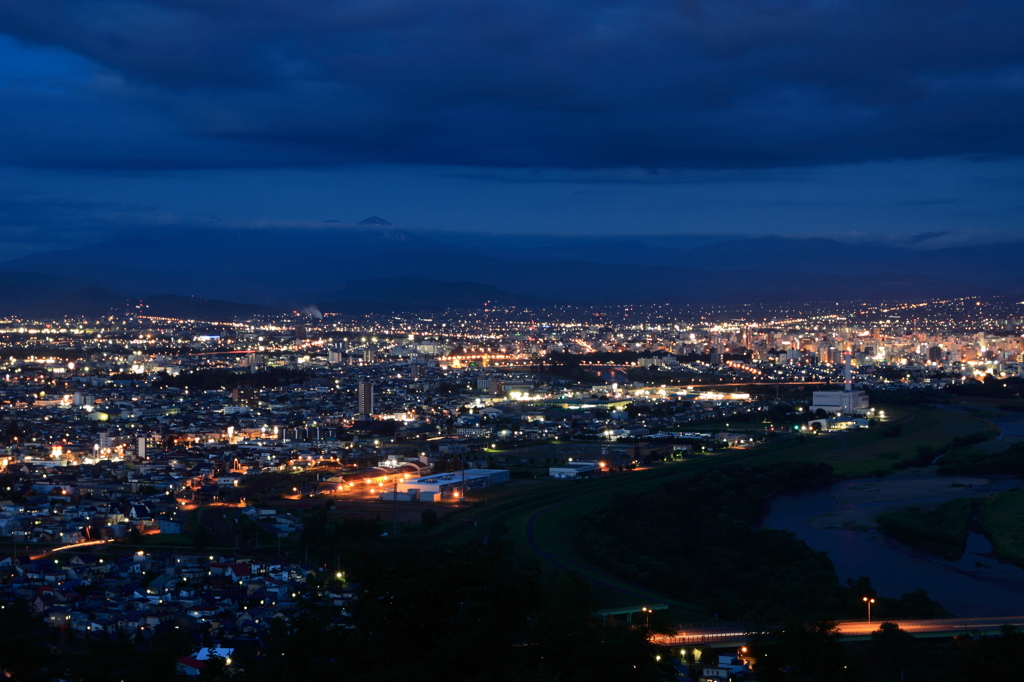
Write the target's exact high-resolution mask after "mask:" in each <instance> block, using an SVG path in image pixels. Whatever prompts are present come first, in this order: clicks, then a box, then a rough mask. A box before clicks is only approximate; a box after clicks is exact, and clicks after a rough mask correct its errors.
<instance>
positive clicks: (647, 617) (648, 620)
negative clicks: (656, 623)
mask: <svg viewBox="0 0 1024 682" xmlns="http://www.w3.org/2000/svg"><path fill="white" fill-rule="evenodd" d="M640 610H641V611H643V612H644V627H648V628H649V627H651V609H649V608H647V607H646V606H645V607H643V608H642V609H640Z"/></svg>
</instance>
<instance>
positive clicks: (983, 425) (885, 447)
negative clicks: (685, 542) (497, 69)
mask: <svg viewBox="0 0 1024 682" xmlns="http://www.w3.org/2000/svg"><path fill="white" fill-rule="evenodd" d="M886 414H887V416H889V417H890V419H889V420H888V422H889V423H899V424H901V425H902V426H903V431H902V433H901V434H900V435H899V436H898V437H896V438H885V437H883V436H882V435H881V434H882V432H883V428H874V429H867V430H859V431H851V432H847V433H845V434H828V435H825V436H818V437H814V438H811V439H810V440H808V441H807V442H805V443H800V442H799V441H798V440H790V441H786V442H782V443H771V444H768V445H765V446H763V447H761V448H756V449H754V450H752V451H751V452H752V457H751V459H752V460H765V461H788V462H824V463H826V464H831V465H832V468H833V469H835V472H836V473H837V474H838V475H840V476H849V477H858V476H870V475H872V474H874V473H879V472H881V473H891V472H893V471H894V470H895V469H894V467H895V464H896V463H897V462H899V461H900V460H901V459H910V458H911V457H913V456H914V455H916V453H917V448H918V447H920V446H924V447H931V448H938V447H941V446H943V445H946V444H948V443H949V442H950V441H951V440H953V439H954V438H956V437H957V436H964V435H967V434H969V433H975V432H978V431H991V430H994V429H995V427H994V426H993V425H992V424H991V423H989V422H987V421H985V420H984V419H980V418H978V417H975V416H973V415H969V414H962V413H957V412H948V411H945V410H938V409H931V408H908V407H887V408H886ZM894 453H899V454H898V455H895V454H894Z"/></svg>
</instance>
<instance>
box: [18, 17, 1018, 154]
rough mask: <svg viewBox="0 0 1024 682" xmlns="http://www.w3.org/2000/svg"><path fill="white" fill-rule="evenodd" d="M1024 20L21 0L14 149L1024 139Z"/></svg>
mask: <svg viewBox="0 0 1024 682" xmlns="http://www.w3.org/2000/svg"><path fill="white" fill-rule="evenodd" d="M1021 26H1024V4H1022V3H1020V2H1019V0H990V1H988V2H985V3H969V2H965V1H961V0H927V1H926V0H859V1H853V0H714V1H707V2H704V1H701V0H674V1H662V0H604V1H599V2H594V1H590V2H582V1H576V0H563V1H561V2H550V1H549V0H486V1H484V0H432V1H430V2H426V1H424V0H357V1H350V2H339V1H331V0H178V1H172V0H134V1H129V0H33V1H32V2H23V1H21V0H0V32H2V33H5V34H7V35H9V36H11V37H12V38H14V39H16V40H17V41H19V42H18V43H17V44H18V45H20V46H21V47H11V46H10V45H9V46H8V48H7V49H8V50H9V51H19V50H21V51H24V50H29V52H22V53H21V54H22V57H23V61H18V62H17V63H14V62H10V61H9V62H8V63H9V66H8V67H6V75H7V77H6V78H3V79H2V80H0V87H2V95H3V97H4V100H5V102H6V106H5V111H4V113H3V117H4V120H5V123H4V125H3V126H0V163H7V164H16V165H25V166H37V167H51V168H57V167H63V168H69V167H83V168H90V167H102V168H199V167H237V166H286V165H318V164H337V163H363V162H376V163H381V162H382V163H402V164H408V163H413V164H452V165H462V166H490V167H537V168H581V169H588V168H589V169H597V168H624V167H637V168H687V167H693V168H715V167H721V168H759V167H773V166H787V165H817V164H833V163H847V162H857V161H864V160H886V159H900V158H923V157H932V156H950V155H964V154H978V155H1009V156H1019V155H1021V154H1022V152H1024V41H1022V40H1021V39H1020V27H1021ZM25 46H29V47H25ZM40 48H42V49H40ZM32 50H35V52H31V51H32ZM30 53H31V54H35V55H38V57H32V56H28V57H25V55H26V54H30ZM70 55H75V56H74V57H72V56H70ZM33 59H36V61H37V62H38V63H37V64H36V66H38V65H40V64H43V63H44V62H46V63H51V62H52V68H50V69H42V67H39V68H37V69H35V70H33V69H34V68H35V67H34V65H33ZM47 60H50V62H47ZM40 69H42V71H45V74H43V75H39V73H40ZM19 74H20V76H19Z"/></svg>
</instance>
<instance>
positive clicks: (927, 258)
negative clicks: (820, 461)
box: [0, 216, 1024, 319]
mask: <svg viewBox="0 0 1024 682" xmlns="http://www.w3.org/2000/svg"><path fill="white" fill-rule="evenodd" d="M1022 252H1024V242H1019V243H1011V244H1002V245H996V246H993V245H985V246H966V247H957V248H948V249H936V250H930V251H929V250H923V249H922V250H918V249H913V248H906V247H895V246H888V245H884V244H879V245H873V246H865V245H851V244H846V243H843V242H839V241H836V240H831V239H793V238H770V237H761V238H718V239H717V240H716V239H715V238H712V237H707V236H703V237H694V238H692V239H691V240H689V241H688V240H687V238H685V237H683V236H680V235H673V236H671V237H658V236H642V237H609V238H596V237H595V238H580V237H558V236H552V237H545V236H510V235H494V236H492V235H482V234H473V235H460V234H456V233H442V232H434V233H429V232H413V231H403V230H399V229H395V228H394V227H393V226H391V225H390V224H389V223H388V222H387V221H386V220H384V219H382V218H378V217H376V216H374V217H372V218H368V219H366V220H364V221H363V223H362V224H360V225H359V226H348V227H333V226H325V227H324V228H322V229H290V230H284V229H281V230H276V229H273V230H272V229H268V230H247V231H230V230H216V229H208V230H190V231H185V232H181V233H178V234H167V235H160V236H156V237H150V238H138V239H132V240H119V241H116V242H108V243H102V244H95V245H91V246H86V247H82V248H76V249H69V250H62V251H51V252H47V253H41V254H35V255H31V256H27V257H24V258H19V259H16V260H10V261H6V262H3V263H0V314H14V313H18V314H23V315H39V316H43V315H53V316H59V315H62V314H87V315H90V314H101V312H102V311H104V310H115V309H128V306H136V305H139V301H142V304H143V305H146V306H149V308H148V310H149V313H148V314H152V315H155V316H167V317H189V318H191V319H230V318H234V317H247V316H249V315H252V314H258V313H260V312H267V313H270V312H275V311H281V310H296V309H298V308H300V307H303V306H308V305H317V306H318V307H319V308H320V309H321V310H323V311H325V312H335V311H336V312H351V313H362V312H376V311H389V310H402V311H421V310H431V309H439V308H475V307H479V306H481V305H483V304H484V303H486V302H488V301H489V302H491V303H492V304H494V305H518V306H542V305H545V304H549V303H580V304H616V303H654V302H660V303H673V304H685V303H698V304H700V303H715V302H720V303H736V302H783V301H814V300H818V301H820V300H832V299H835V300H857V299H880V298H890V299H891V298H921V297H946V296H959V295H985V294H996V293H1005V294H1013V295H1017V294H1019V293H1021V292H1024V268H1021V267H1020V264H1019V261H1020V256H1019V254H1020V253H1022ZM113 292H118V293H113ZM231 301H234V302H237V303H230V302H231ZM97 311H99V312H97ZM157 311H164V313H166V315H165V314H164V313H161V312H157Z"/></svg>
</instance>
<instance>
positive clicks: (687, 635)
mask: <svg viewBox="0 0 1024 682" xmlns="http://www.w3.org/2000/svg"><path fill="white" fill-rule="evenodd" d="M883 622H888V623H896V624H897V625H898V626H899V627H900V629H901V630H904V631H906V632H908V633H909V634H911V635H913V636H915V637H955V636H957V635H963V634H967V633H972V632H978V633H997V632H999V631H1000V630H1001V629H1002V627H1003V626H1004V625H1011V626H1015V627H1024V616H994V617H983V618H936V619H930V620H909V619H905V620H888V621H880V620H873V621H866V620H844V621H838V622H837V629H838V632H839V638H840V639H843V640H847V641H857V640H866V639H870V637H871V633H873V632H875V631H876V630H878V628H879V626H880V625H881V624H882V623H883ZM778 627H779V626H778V625H754V624H753V623H724V622H723V623H719V622H712V623H692V624H689V625H683V626H681V627H680V628H679V630H678V631H677V633H676V634H675V635H653V636H652V637H651V641H652V642H653V643H654V644H658V645H660V646H686V645H700V644H710V645H712V646H719V647H733V646H736V647H739V646H743V645H744V644H747V643H749V642H750V640H751V639H753V638H754V637H755V636H757V635H760V634H768V633H770V632H772V631H773V630H775V629H776V628H778Z"/></svg>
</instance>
